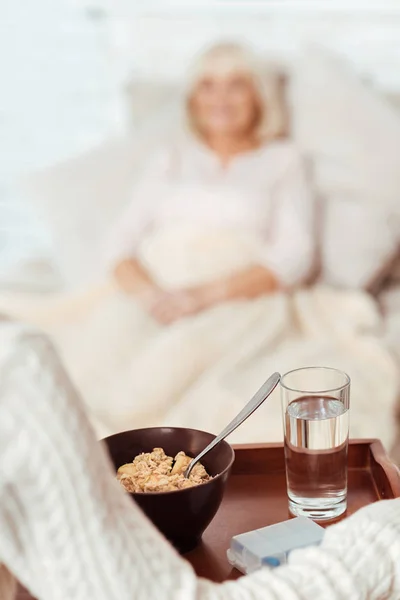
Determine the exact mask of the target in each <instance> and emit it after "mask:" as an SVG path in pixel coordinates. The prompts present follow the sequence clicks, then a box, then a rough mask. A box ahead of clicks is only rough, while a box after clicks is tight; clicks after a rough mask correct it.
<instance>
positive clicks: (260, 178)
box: [107, 138, 315, 286]
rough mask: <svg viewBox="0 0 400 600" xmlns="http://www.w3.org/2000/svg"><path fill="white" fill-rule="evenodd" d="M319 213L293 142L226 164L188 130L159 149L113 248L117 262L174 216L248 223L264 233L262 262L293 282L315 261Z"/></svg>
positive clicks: (211, 224) (243, 226) (237, 226)
mask: <svg viewBox="0 0 400 600" xmlns="http://www.w3.org/2000/svg"><path fill="white" fill-rule="evenodd" d="M313 217H314V210H313V200H312V195H311V191H310V187H309V184H308V181H307V177H306V173H305V169H304V165H303V163H302V160H301V157H300V155H299V152H298V151H297V149H296V147H295V146H294V145H293V143H291V142H289V141H279V142H272V143H268V144H265V145H263V146H261V147H260V148H258V149H256V150H252V151H248V152H245V153H243V154H241V155H238V156H236V157H234V158H233V159H232V160H231V162H230V163H229V165H228V166H222V165H221V163H220V161H219V159H218V157H217V156H216V155H215V154H214V153H213V152H211V151H210V150H209V149H208V148H207V147H205V146H204V145H202V144H201V143H199V142H198V141H196V140H195V139H191V138H184V139H181V140H179V141H178V142H177V143H175V144H174V145H173V146H171V147H170V148H169V149H168V150H164V151H161V152H159V154H158V155H157V156H156V157H155V158H154V160H153V161H152V164H151V165H149V166H148V168H147V170H146V172H145V173H143V175H142V178H141V181H140V182H139V183H138V184H137V185H136V186H135V189H134V191H133V196H132V202H131V204H130V206H129V207H128V209H127V211H126V212H125V213H124V214H123V215H122V216H121V217H120V219H119V220H118V222H117V223H116V225H115V227H114V229H113V230H112V233H111V236H110V240H109V247H108V253H107V254H108V259H109V261H110V262H112V263H114V264H115V263H116V262H117V261H119V260H122V259H124V258H129V257H132V256H134V255H135V254H136V251H137V247H138V244H139V243H140V242H141V241H142V239H143V238H144V237H145V236H146V233H147V232H149V231H150V230H151V229H152V228H155V227H159V226H165V225H166V224H176V223H182V222H183V223H187V224H190V225H193V224H195V225H196V226H199V227H203V228H204V227H207V228H210V229H212V228H213V229H219V230H221V229H222V228H224V229H233V230H240V231H245V232H248V233H250V234H251V235H252V236H255V237H256V238H258V239H259V240H261V241H262V252H261V253H260V256H259V259H258V262H260V263H261V264H263V265H264V266H265V267H267V268H268V269H269V270H271V271H273V272H274V273H275V274H276V276H277V277H278V279H279V280H280V282H281V283H282V284H283V285H286V286H291V285H293V284H297V283H299V282H301V281H303V280H304V279H305V278H306V277H307V276H308V275H309V273H310V270H311V268H312V266H313V258H314V247H315V243H314V227H313V221H314V218H313Z"/></svg>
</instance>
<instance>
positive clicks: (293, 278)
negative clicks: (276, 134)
mask: <svg viewBox="0 0 400 600" xmlns="http://www.w3.org/2000/svg"><path fill="white" fill-rule="evenodd" d="M282 150H284V155H283V156H282V161H283V168H282V172H281V174H280V176H279V179H278V181H277V183H276V185H275V189H274V190H273V207H272V214H271V219H270V222H269V223H268V228H267V231H266V242H265V245H264V248H262V249H261V251H260V253H259V262H260V264H262V265H263V266H264V267H265V268H266V269H268V270H269V271H271V272H272V273H274V274H275V276H276V278H277V280H278V281H279V283H280V285H281V286H282V287H286V288H291V287H294V286H297V285H299V284H301V283H303V282H304V281H306V280H307V278H308V277H309V276H310V274H311V272H312V269H313V267H314V263H315V247H316V241H315V238H316V232H315V205H314V198H313V194H312V190H311V187H310V184H309V181H308V178H307V173H306V170H305V166H304V164H303V161H302V159H301V156H300V154H299V153H298V152H297V150H296V148H295V147H294V146H291V145H288V146H287V147H285V148H284V149H283V148H282Z"/></svg>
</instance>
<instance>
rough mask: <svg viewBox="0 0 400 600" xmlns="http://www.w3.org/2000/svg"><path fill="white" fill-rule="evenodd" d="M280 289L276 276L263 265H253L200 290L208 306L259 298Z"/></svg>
mask: <svg viewBox="0 0 400 600" xmlns="http://www.w3.org/2000/svg"><path fill="white" fill-rule="evenodd" d="M279 287H280V284H279V281H278V279H277V277H276V275H275V274H274V273H273V272H272V271H270V270H269V269H267V268H266V267H263V266H261V265H253V266H251V267H248V268H247V269H244V270H242V271H238V272H237V273H234V274H233V275H231V276H229V277H226V278H225V279H222V280H221V281H217V282H213V283H210V284H205V285H203V286H201V287H200V288H198V293H199V294H200V295H203V297H204V302H205V304H206V305H212V304H217V303H220V302H226V301H229V300H236V299H248V300H251V299H252V298H257V296H261V295H264V294H269V293H271V292H274V291H276V290H278V289H279Z"/></svg>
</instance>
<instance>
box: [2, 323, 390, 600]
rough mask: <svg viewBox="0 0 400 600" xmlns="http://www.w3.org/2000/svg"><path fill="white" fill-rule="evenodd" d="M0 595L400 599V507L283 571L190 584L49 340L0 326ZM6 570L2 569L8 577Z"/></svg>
mask: <svg viewBox="0 0 400 600" xmlns="http://www.w3.org/2000/svg"><path fill="white" fill-rule="evenodd" d="M0 474H1V476H0V532H1V534H0V563H2V564H3V565H4V566H5V567H6V568H4V567H2V568H0V600H11V599H12V598H13V597H14V593H15V585H14V583H15V582H14V581H13V579H12V578H11V577H10V575H9V572H8V570H9V571H12V572H13V574H14V575H15V577H16V578H18V579H19V580H20V581H21V582H22V583H23V584H24V585H25V586H26V587H27V588H28V589H29V590H30V591H31V593H32V594H33V595H34V596H35V597H37V598H38V599H39V600H133V599H135V600H136V599H137V600H140V599H143V600H153V599H154V600H164V599H165V600H167V599H168V600H228V599H229V600H257V599H260V600H261V599H262V600H306V599H312V600H343V599H346V600H367V599H368V600H378V599H379V600H382V599H383V598H387V599H393V600H399V599H400V500H391V501H382V502H379V503H376V504H374V505H371V506H369V507H367V508H365V509H362V510H361V511H359V512H358V513H357V514H356V515H354V516H353V517H351V518H350V519H347V520H346V521H344V522H342V523H340V524H339V525H335V526H333V527H331V528H330V529H329V530H328V531H327V534H326V536H325V538H324V541H323V543H322V545H321V546H320V547H319V548H310V549H306V550H302V551H297V552H294V553H293V554H292V555H291V560H290V565H288V566H285V567H281V568H279V569H276V570H274V571H268V570H261V571H259V572H257V573H255V574H254V575H252V576H249V577H243V578H242V579H241V580H239V581H237V582H228V583H225V584H214V583H211V582H208V581H205V580H202V579H198V578H197V577H196V575H195V573H194V571H193V569H192V568H191V566H190V565H189V564H188V563H187V562H186V561H185V560H183V559H182V558H181V557H180V556H179V555H178V554H177V553H176V552H175V551H174V550H173V549H172V547H171V546H170V545H169V544H168V542H167V541H165V540H164V538H163V537H162V536H161V535H160V534H159V533H158V531H157V530H156V529H155V528H154V527H153V526H152V524H151V523H150V522H149V521H148V520H147V519H146V517H145V516H144V515H143V514H142V513H141V511H140V510H139V508H138V507H136V506H135V505H134V504H133V503H132V501H131V499H130V497H129V496H127V495H125V494H124V492H123V491H122V489H121V488H120V486H119V484H118V483H117V482H116V481H115V477H114V473H113V469H112V466H111V463H110V461H109V458H108V456H107V455H106V452H105V450H104V448H103V447H102V446H101V445H100V444H99V443H98V442H97V441H96V439H95V436H94V433H93V431H92V429H91V426H90V424H89V422H88V419H87V417H86V415H85V412H84V410H83V408H82V403H81V401H80V399H79V398H78V396H77V394H76V392H75V390H74V388H73V386H72V384H71V382H70V381H69V379H68V377H67V375H66V373H65V372H64V370H63V367H62V365H61V364H60V362H59V360H58V357H57V354H56V352H55V350H54V348H53V347H52V345H51V344H50V343H49V342H48V341H47V339H46V338H45V337H43V336H42V335H40V334H38V333H36V332H34V331H30V330H28V329H24V328H23V327H20V326H16V325H14V324H12V323H9V324H1V326H0ZM7 569H8V570H7Z"/></svg>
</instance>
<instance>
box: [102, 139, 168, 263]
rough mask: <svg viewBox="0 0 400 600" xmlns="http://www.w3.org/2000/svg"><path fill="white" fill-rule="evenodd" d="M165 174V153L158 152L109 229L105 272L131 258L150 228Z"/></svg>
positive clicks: (166, 181)
mask: <svg viewBox="0 0 400 600" xmlns="http://www.w3.org/2000/svg"><path fill="white" fill-rule="evenodd" d="M169 171H170V155H169V153H168V151H167V150H165V151H160V152H158V153H157V154H156V156H155V157H154V158H153V160H152V161H151V162H150V163H149V165H148V166H147V168H146V169H145V170H144V172H143V173H142V175H141V177H140V180H139V181H138V182H137V184H136V185H135V186H134V188H133V190H132V194H131V202H130V203H129V205H128V207H127V208H126V209H125V210H124V212H123V213H122V214H121V215H120V216H119V218H118V219H117V221H116V222H115V223H114V225H113V226H112V227H111V231H110V234H109V237H108V239H107V241H106V248H105V261H106V265H107V266H108V267H109V268H112V267H113V266H115V265H116V264H117V263H118V262H119V261H121V260H123V259H125V258H133V257H134V256H135V253H136V249H137V245H138V243H139V241H140V239H141V237H142V236H143V234H144V233H145V232H146V230H147V229H148V228H149V227H151V225H152V224H153V220H154V217H155V215H156V210H157V204H158V202H159V201H160V200H161V198H162V196H163V190H164V189H165V187H166V186H167V185H168V179H169Z"/></svg>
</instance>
